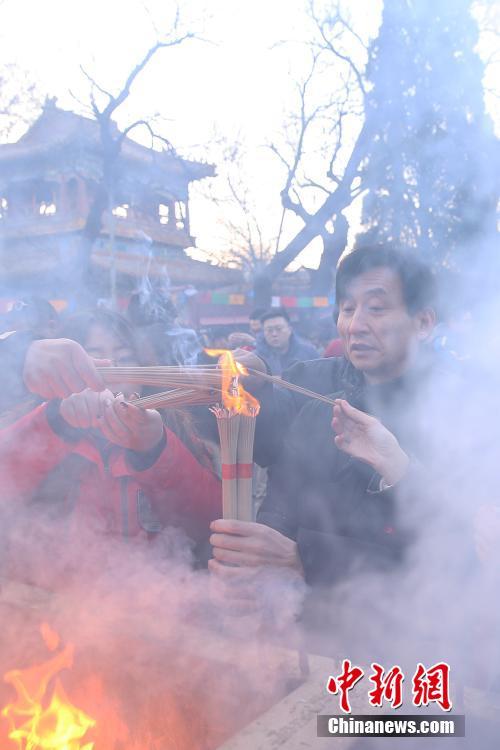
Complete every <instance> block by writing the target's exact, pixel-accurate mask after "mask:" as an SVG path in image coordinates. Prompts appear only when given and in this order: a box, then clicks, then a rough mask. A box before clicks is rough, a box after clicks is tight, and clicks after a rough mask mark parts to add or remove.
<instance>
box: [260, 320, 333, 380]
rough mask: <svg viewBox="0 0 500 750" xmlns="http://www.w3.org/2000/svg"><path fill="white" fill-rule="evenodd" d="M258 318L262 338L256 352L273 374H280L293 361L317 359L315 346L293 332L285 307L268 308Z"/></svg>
mask: <svg viewBox="0 0 500 750" xmlns="http://www.w3.org/2000/svg"><path fill="white" fill-rule="evenodd" d="M260 320H261V323H262V332H263V334H264V339H263V340H262V341H259V343H258V344H257V349H256V354H258V355H259V356H260V357H262V358H263V359H264V360H265V362H266V363H267V365H268V367H269V368H270V370H271V372H272V374H273V375H281V373H282V372H283V370H286V369H287V367H290V365H293V364H294V363H295V362H303V361H305V360H308V359H318V357H319V354H318V352H317V350H316V349H315V347H314V346H313V345H312V344H310V343H309V342H308V341H304V340H303V339H301V338H299V336H297V334H296V333H294V332H293V329H292V326H291V324H290V318H289V316H288V313H287V311H286V310H285V309H283V308H282V307H276V308H274V309H273V310H269V312H267V313H265V314H264V315H263V316H262V317H261V319H260Z"/></svg>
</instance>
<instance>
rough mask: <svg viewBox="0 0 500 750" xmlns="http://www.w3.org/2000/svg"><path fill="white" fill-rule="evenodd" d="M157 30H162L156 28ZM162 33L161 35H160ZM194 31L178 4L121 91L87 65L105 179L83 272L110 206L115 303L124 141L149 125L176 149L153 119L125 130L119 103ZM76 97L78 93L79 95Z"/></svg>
mask: <svg viewBox="0 0 500 750" xmlns="http://www.w3.org/2000/svg"><path fill="white" fill-rule="evenodd" d="M155 31H156V32H157V35H158V31H157V29H156V28H155ZM158 36H159V35H158ZM196 36H197V35H196V34H195V33H194V32H192V31H187V30H183V29H182V28H181V23H180V16H179V9H178V8H177V11H176V14H175V18H174V21H173V23H172V26H171V28H170V29H169V31H168V32H167V33H165V34H163V35H161V36H159V38H158V39H157V41H156V42H155V43H154V44H153V45H152V46H151V47H150V48H149V49H148V50H147V52H146V53H145V54H144V56H143V57H142V58H141V59H140V60H139V62H138V63H137V64H136V65H135V66H134V67H133V69H132V70H131V72H130V73H129V74H128V75H127V77H126V78H125V81H124V82H123V84H122V85H121V86H120V88H119V90H118V92H117V93H112V92H111V91H108V90H106V89H105V88H103V87H102V86H101V85H100V84H99V83H98V82H97V81H96V79H95V78H94V77H93V76H92V75H91V74H90V73H89V72H88V71H87V70H85V69H84V68H83V67H81V71H82V74H83V75H84V77H85V78H86V79H87V81H88V83H89V84H90V93H89V100H90V109H91V112H92V115H93V117H94V118H95V120H96V121H97V123H98V125H99V132H100V141H101V147H102V179H101V181H100V184H99V185H98V188H97V191H96V195H95V199H94V201H93V204H92V206H91V209H90V211H89V215H88V217H87V220H86V224H85V228H84V231H83V241H84V248H83V252H82V273H83V274H86V273H87V272H88V269H89V266H90V255H91V250H92V245H93V243H94V242H95V240H96V239H97V237H98V236H99V234H100V232H101V229H102V221H103V213H104V211H105V210H108V212H109V216H110V221H111V227H110V247H111V283H110V286H111V299H112V304H113V305H115V304H116V259H115V242H114V240H115V225H114V216H113V213H112V209H113V207H114V205H115V199H116V195H115V193H116V186H117V167H118V162H119V157H120V152H121V149H122V145H123V142H124V141H125V139H126V138H127V137H128V136H130V134H131V133H132V131H134V130H136V129H138V128H145V129H146V130H147V131H148V133H149V135H150V136H151V145H152V146H153V145H154V142H155V141H160V142H161V143H162V145H163V147H164V148H166V149H167V150H168V151H170V152H171V153H175V151H174V149H173V146H172V145H171V143H170V142H169V141H168V140H167V139H166V138H164V137H162V136H160V135H159V134H158V133H156V132H155V131H154V129H153V125H152V120H150V119H147V118H141V119H139V120H136V121H134V122H132V123H130V124H129V125H127V126H126V127H125V128H124V129H123V130H122V131H121V132H119V131H118V130H117V128H116V125H115V123H114V120H113V116H114V115H115V113H116V111H117V110H118V108H119V107H121V105H122V104H123V103H124V102H125V101H126V100H127V99H128V97H129V96H130V94H131V90H132V87H133V85H134V83H135V82H136V80H137V78H138V77H139V76H140V74H141V73H142V72H143V71H144V69H145V68H146V67H147V66H148V64H149V63H150V62H151V60H152V59H153V57H154V56H155V55H156V54H157V53H158V52H159V51H160V50H163V49H167V48H171V47H177V46H179V45H180V44H182V43H184V42H186V41H187V40H189V39H194V38H196ZM75 98H76V97H75Z"/></svg>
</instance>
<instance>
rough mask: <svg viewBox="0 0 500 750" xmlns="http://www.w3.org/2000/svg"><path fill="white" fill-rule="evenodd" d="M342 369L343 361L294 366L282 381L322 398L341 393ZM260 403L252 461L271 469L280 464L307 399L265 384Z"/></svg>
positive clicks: (286, 372) (323, 360)
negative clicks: (294, 422)
mask: <svg viewBox="0 0 500 750" xmlns="http://www.w3.org/2000/svg"><path fill="white" fill-rule="evenodd" d="M344 366H345V360H342V359H340V358H331V359H315V360H310V361H307V362H297V363H296V364H294V365H292V366H291V367H289V368H288V369H287V370H285V372H284V373H283V376H282V379H283V380H286V381H288V382H289V383H293V384H294V385H299V386H302V387H303V388H308V389H309V390H311V391H315V392H316V393H321V394H323V395H325V394H327V393H334V392H336V391H338V390H340V387H341V383H342V382H343V381H342V377H343V369H344ZM259 401H260V412H259V416H258V417H257V425H256V430H255V449H254V460H255V461H256V463H258V464H259V465H260V466H271V465H272V464H274V463H276V462H277V461H278V460H279V457H280V454H281V452H282V450H283V447H284V440H285V437H286V435H287V434H288V432H289V430H290V427H291V425H292V422H293V420H294V419H295V417H296V416H297V414H298V413H299V412H300V410H301V409H302V407H303V406H304V405H305V404H306V403H308V402H309V401H310V398H309V397H308V396H304V395H302V394H300V393H297V392H295V391H291V390H288V389H287V388H284V387H283V386H280V385H274V384H266V385H265V386H264V388H262V390H261V391H260V392H259Z"/></svg>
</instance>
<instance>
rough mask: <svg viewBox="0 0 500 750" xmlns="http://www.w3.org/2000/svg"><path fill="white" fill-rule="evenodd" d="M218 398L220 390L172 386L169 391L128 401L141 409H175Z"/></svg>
mask: <svg viewBox="0 0 500 750" xmlns="http://www.w3.org/2000/svg"><path fill="white" fill-rule="evenodd" d="M218 398H220V391H219V392H218V393H216V392H215V391H213V390H211V391H202V390H193V389H190V388H173V389H172V390H170V391H161V392H160V393H152V394H151V395H150V396H143V397H142V398H135V399H132V400H131V401H130V402H129V403H131V404H132V405H133V406H139V407H141V408H142V409H176V408H179V407H182V406H195V405H196V404H213V403H214V401H216V400H217V399H218Z"/></svg>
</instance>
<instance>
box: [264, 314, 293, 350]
mask: <svg viewBox="0 0 500 750" xmlns="http://www.w3.org/2000/svg"><path fill="white" fill-rule="evenodd" d="M262 330H263V331H264V338H265V340H266V341H267V343H268V344H269V346H272V347H273V348H274V349H281V350H283V351H285V350H286V349H287V348H288V342H289V341H290V336H291V335H292V329H291V328H290V324H289V322H288V320H286V318H283V317H281V315H280V316H277V317H276V318H268V319H267V320H265V321H264V323H263V325H262Z"/></svg>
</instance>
